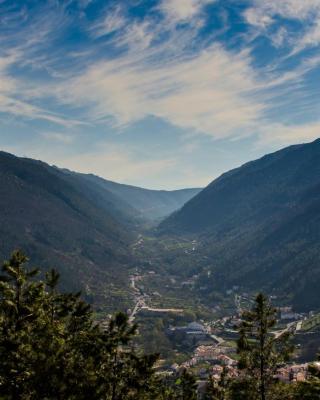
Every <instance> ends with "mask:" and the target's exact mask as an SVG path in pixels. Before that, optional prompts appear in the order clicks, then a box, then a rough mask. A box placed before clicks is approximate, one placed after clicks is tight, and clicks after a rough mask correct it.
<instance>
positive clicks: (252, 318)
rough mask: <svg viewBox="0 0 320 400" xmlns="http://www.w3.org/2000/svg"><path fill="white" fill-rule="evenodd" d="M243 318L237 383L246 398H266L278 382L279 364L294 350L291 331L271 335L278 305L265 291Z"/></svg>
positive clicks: (240, 331) (265, 399) (264, 399)
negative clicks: (276, 377)
mask: <svg viewBox="0 0 320 400" xmlns="http://www.w3.org/2000/svg"><path fill="white" fill-rule="evenodd" d="M242 319H243V322H242V323H241V325H240V328H239V334H240V337H239V340H238V353H239V356H240V361H239V368H240V369H241V370H242V372H243V379H242V380H240V382H238V383H237V385H236V387H237V390H238V391H239V390H240V392H242V393H244V394H245V395H246V396H247V399H255V400H256V399H261V400H267V399H270V391H271V388H272V386H273V385H274V384H275V383H276V381H275V378H274V376H275V374H276V372H277V369H278V367H279V364H281V363H283V362H284V361H287V360H288V358H289V355H290V353H291V352H292V350H293V348H292V346H291V345H290V342H289V338H290V335H289V334H288V333H287V332H286V333H284V334H282V335H281V336H280V337H279V338H276V337H275V336H273V335H272V333H271V330H272V328H273V327H274V326H275V324H276V309H275V308H274V307H272V306H271V304H270V301H269V300H268V299H267V298H266V297H265V296H264V295H263V294H259V295H258V296H257V297H256V299H255V304H254V306H253V308H252V310H251V311H246V312H244V313H243V315H242ZM238 397H239V398H240V396H238Z"/></svg>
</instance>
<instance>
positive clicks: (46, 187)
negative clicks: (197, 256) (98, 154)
mask: <svg viewBox="0 0 320 400" xmlns="http://www.w3.org/2000/svg"><path fill="white" fill-rule="evenodd" d="M100 203H101V204H100ZM109 203H110V204H111V206H110V210H108V207H107V206H105V205H104V204H102V201H101V199H100V198H98V197H97V199H92V194H91V193H89V192H88V191H85V190H84V188H83V185H81V184H79V182H77V181H76V180H74V181H70V179H69V178H68V177H66V175H65V173H64V172H62V171H59V170H57V169H56V168H53V167H49V166H48V165H46V164H44V163H42V162H38V161H33V160H29V159H21V158H17V157H14V156H12V155H10V154H7V153H0V210H1V212H0V257H1V258H3V257H7V256H8V254H9V253H10V252H11V251H12V250H13V249H14V248H21V249H23V250H24V251H25V252H26V253H27V254H28V255H30V257H31V258H32V261H33V262H34V263H39V264H40V263H41V264H43V265H44V266H46V267H49V266H54V267H57V268H58V269H59V270H60V271H61V272H63V275H64V277H65V279H66V282H67V286H68V288H79V287H82V288H83V287H85V288H86V291H87V294H88V295H89V294H90V293H95V294H97V295H98V296H100V295H101V296H102V295H105V296H107V297H108V296H109V294H110V293H109V292H108V291H107V290H105V286H106V285H109V284H110V283H111V282H112V284H113V285H114V286H116V287H125V286H126V285H127V273H126V267H127V265H129V264H130V262H131V261H130V253H129V246H130V243H131V241H132V240H133V235H132V236H131V235H130V234H128V230H127V229H126V227H125V226H124V224H122V223H121V221H120V219H119V218H118V219H117V218H116V217H115V215H114V214H115V213H114V212H113V211H114V208H113V207H112V201H111V200H110V202H109ZM123 218H124V217H123Z"/></svg>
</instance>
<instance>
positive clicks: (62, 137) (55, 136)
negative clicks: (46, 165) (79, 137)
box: [40, 132, 74, 144]
mask: <svg viewBox="0 0 320 400" xmlns="http://www.w3.org/2000/svg"><path fill="white" fill-rule="evenodd" d="M40 136H42V137H43V138H45V139H46V140H48V141H50V142H52V141H53V142H58V143H62V144H70V143H72V142H73V141H74V136H72V135H70V134H69V133H66V132H41V133H40Z"/></svg>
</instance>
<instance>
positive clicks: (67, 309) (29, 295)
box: [0, 252, 157, 400]
mask: <svg viewBox="0 0 320 400" xmlns="http://www.w3.org/2000/svg"><path fill="white" fill-rule="evenodd" d="M27 261H28V260H27V258H26V256H25V255H23V254H22V253H21V252H15V253H14V254H13V255H12V257H11V258H10V260H9V261H8V262H6V263H5V264H4V266H3V274H2V275H1V276H0V360H1V362H0V398H1V399H6V400H11V399H12V400H20V399H21V400H27V399H35V400H40V399H41V400H44V399H61V400H62V399H63V400H73V399H74V400H82V399H83V400H84V399H88V398H90V399H92V400H100V399H101V400H102V399H106V400H109V399H110V400H120V399H121V400H127V399H128V400H129V399H138V398H139V399H149V398H152V397H151V396H153V393H156V388H157V386H156V377H155V375H154V368H153V366H154V364H155V362H156V360H157V356H156V355H152V356H143V355H141V354H140V353H139V352H137V351H136V350H135V349H134V348H133V347H132V345H131V341H132V338H133V336H134V335H135V333H136V326H132V325H130V324H129V323H128V317H127V316H126V315H125V314H121V313H120V314H116V315H115V316H114V317H113V318H112V319H111V320H110V321H109V323H108V327H107V328H106V329H104V330H103V329H101V328H100V326H99V325H98V324H97V323H95V322H94V319H93V314H92V310H91V308H90V306H88V305H87V304H86V303H84V302H83V301H82V300H81V298H80V294H79V293H77V294H72V293H60V292H59V291H58V290H57V285H58V282H59V275H58V274H57V273H56V272H55V271H51V272H50V273H48V274H47V276H46V279H45V280H44V281H42V280H39V279H38V278H37V275H38V270H36V269H31V270H28V269H27V268H26V263H27ZM154 396H155V395H154ZM154 398H156V397H154Z"/></svg>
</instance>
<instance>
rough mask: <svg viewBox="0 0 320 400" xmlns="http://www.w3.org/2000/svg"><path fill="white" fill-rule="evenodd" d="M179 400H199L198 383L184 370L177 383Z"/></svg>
mask: <svg viewBox="0 0 320 400" xmlns="http://www.w3.org/2000/svg"><path fill="white" fill-rule="evenodd" d="M175 385H176V392H177V394H178V396H177V399H179V400H195V399H196V398H197V383H196V378H195V377H194V375H193V374H191V373H190V372H188V370H187V369H183V370H182V372H180V375H179V377H178V379H177V380H176V382H175Z"/></svg>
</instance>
